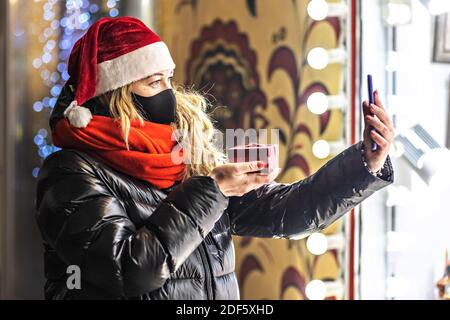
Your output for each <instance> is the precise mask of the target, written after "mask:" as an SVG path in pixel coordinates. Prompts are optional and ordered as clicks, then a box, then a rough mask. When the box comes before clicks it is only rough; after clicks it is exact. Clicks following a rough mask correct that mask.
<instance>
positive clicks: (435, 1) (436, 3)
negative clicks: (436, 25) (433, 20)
mask: <svg viewBox="0 0 450 320" xmlns="http://www.w3.org/2000/svg"><path fill="white" fill-rule="evenodd" d="M428 10H429V11H430V14H432V15H440V14H443V13H445V12H447V11H450V1H448V0H430V1H429V2H428Z"/></svg>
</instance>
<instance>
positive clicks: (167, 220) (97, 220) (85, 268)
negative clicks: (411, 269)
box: [35, 83, 393, 299]
mask: <svg viewBox="0 0 450 320" xmlns="http://www.w3.org/2000/svg"><path fill="white" fill-rule="evenodd" d="M73 98H74V97H73V89H72V88H71V86H70V85H69V84H68V83H67V84H66V85H65V86H64V88H63V90H62V92H61V94H60V96H59V98H58V101H57V103H56V105H55V108H54V109H53V111H52V115H51V117H50V123H49V124H50V127H53V126H54V125H55V124H56V122H57V121H59V120H60V119H61V118H62V117H63V113H64V110H65V109H66V108H67V106H68V105H69V104H70V102H71V101H72V100H73ZM83 105H84V106H85V107H88V108H89V109H90V110H91V112H92V114H94V115H103V116H111V114H110V113H109V111H108V108H105V107H102V106H101V104H99V102H98V101H95V99H93V100H89V101H87V102H86V103H84V104H83ZM361 145H362V144H361V142H359V143H357V144H355V145H353V146H351V147H350V148H348V149H347V150H345V151H344V152H342V153H341V154H339V155H338V156H336V157H335V158H334V159H332V160H330V161H329V162H327V163H326V164H325V165H324V166H323V167H322V168H321V169H320V170H318V171H317V172H316V173H315V174H314V175H312V176H310V177H308V178H306V179H304V180H301V181H298V182H295V183H292V184H280V183H275V182H273V183H271V184H267V185H265V186H262V187H260V188H259V189H256V190H253V191H251V192H249V193H247V194H245V195H244V196H242V197H229V198H227V197H225V196H224V195H223V194H222V192H221V191H220V189H219V188H218V186H217V184H216V182H215V181H214V180H213V179H212V178H210V177H207V176H196V177H192V178H190V179H188V180H186V181H184V182H183V183H180V184H177V185H174V186H172V187H171V188H168V189H163V190H160V189H157V188H156V187H154V186H152V185H151V184H149V183H147V182H145V181H142V180H138V179H135V178H133V177H130V176H128V175H126V174H123V173H121V172H118V171H116V170H114V169H112V168H110V167H109V166H107V165H105V164H104V163H101V162H99V161H98V160H95V159H94V158H92V157H90V156H89V155H88V154H86V153H84V152H81V151H77V150H71V149H63V150H60V151H57V152H55V153H53V154H51V155H50V156H49V157H47V158H46V159H45V161H44V163H43V165H42V167H41V170H40V172H39V177H38V185H37V194H36V201H35V205H36V218H37V222H38V225H39V228H40V231H41V234H42V238H43V243H44V266H45V277H46V279H47V282H46V285H45V297H46V298H47V299H238V298H239V289H238V284H237V281H236V276H235V273H234V269H235V256H234V248H233V242H232V239H231V236H232V235H233V234H234V235H241V236H253V237H270V238H275V237H278V238H295V237H299V236H302V235H307V234H309V233H312V232H316V231H319V230H322V229H324V228H325V227H327V226H329V225H330V224H331V223H332V222H334V221H335V220H336V219H338V218H340V217H341V216H342V215H343V214H344V213H346V212H348V211H349V210H350V209H351V208H353V207H354V206H356V205H357V204H358V203H360V202H361V201H363V200H364V199H365V198H367V197H368V196H370V195H371V194H373V193H374V192H375V191H377V190H379V189H381V188H383V187H385V186H387V185H389V184H390V183H392V182H393V169H392V165H391V162H390V159H389V158H388V160H387V163H386V164H387V166H386V167H385V169H384V170H383V177H382V178H379V177H375V176H373V175H372V174H370V173H369V172H368V171H367V170H366V168H365V167H364V165H363V161H362V158H361V154H360V150H361ZM74 265H76V266H78V267H79V270H80V273H81V274H80V275H81V277H80V279H81V289H71V290H69V289H68V286H67V280H68V277H69V278H70V276H71V275H73V274H72V273H71V272H70V271H69V272H68V267H69V266H74ZM69 270H72V269H69ZM69 280H70V279H69Z"/></svg>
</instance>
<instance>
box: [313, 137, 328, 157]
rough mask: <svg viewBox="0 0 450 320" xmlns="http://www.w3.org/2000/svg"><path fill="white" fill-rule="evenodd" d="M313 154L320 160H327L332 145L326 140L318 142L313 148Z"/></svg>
mask: <svg viewBox="0 0 450 320" xmlns="http://www.w3.org/2000/svg"><path fill="white" fill-rule="evenodd" d="M312 152H313V154H314V155H315V156H316V157H317V158H319V159H325V158H326V157H328V156H329V155H330V144H329V143H328V142H327V141H325V140H317V141H316V142H314V144H313V147H312Z"/></svg>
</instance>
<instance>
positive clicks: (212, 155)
mask: <svg viewBox="0 0 450 320" xmlns="http://www.w3.org/2000/svg"><path fill="white" fill-rule="evenodd" d="M131 89H132V83H131V84H128V85H125V86H123V87H120V88H118V89H115V90H113V91H111V92H108V93H106V94H103V95H101V96H99V97H98V99H99V101H100V102H101V103H102V104H103V105H105V106H109V110H110V112H111V114H112V116H113V117H114V118H115V119H117V120H119V121H120V125H121V128H122V135H123V138H124V141H125V144H126V147H127V149H128V150H129V145H128V136H129V132H130V119H137V120H139V123H140V124H141V125H143V124H144V121H145V120H144V118H143V117H142V115H141V114H140V113H139V111H138V109H137V108H136V107H135V106H134V104H133V100H132V97H131V92H132V91H131ZM173 91H174V94H175V96H176V100H177V113H176V119H175V123H174V125H173V126H174V129H177V131H178V132H182V133H184V134H183V135H181V136H179V135H178V137H177V141H178V143H179V145H180V146H182V148H183V149H184V153H185V155H186V158H187V161H186V168H185V172H184V175H183V180H185V179H187V178H189V177H191V176H195V175H207V174H209V173H210V172H211V171H212V170H213V169H214V168H215V167H216V166H218V165H220V164H223V163H226V155H225V154H224V152H223V150H220V148H219V147H218V146H217V145H216V144H215V141H214V138H215V128H214V125H213V120H212V118H211V117H210V115H209V114H208V113H207V110H208V107H210V104H209V102H208V101H207V99H206V98H205V97H204V96H203V95H202V94H201V93H199V92H197V91H195V90H192V89H187V88H185V87H183V86H181V85H173Z"/></svg>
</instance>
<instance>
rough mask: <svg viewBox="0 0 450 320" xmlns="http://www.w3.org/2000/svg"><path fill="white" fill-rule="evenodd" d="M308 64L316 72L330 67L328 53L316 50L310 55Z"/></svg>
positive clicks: (319, 49) (321, 49)
mask: <svg viewBox="0 0 450 320" xmlns="http://www.w3.org/2000/svg"><path fill="white" fill-rule="evenodd" d="M307 60H308V64H309V65H310V66H311V68H313V69H316V70H322V69H325V68H326V67H327V65H328V52H327V50H325V49H324V48H320V47H319V48H314V49H311V51H309V53H308V57H307Z"/></svg>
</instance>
